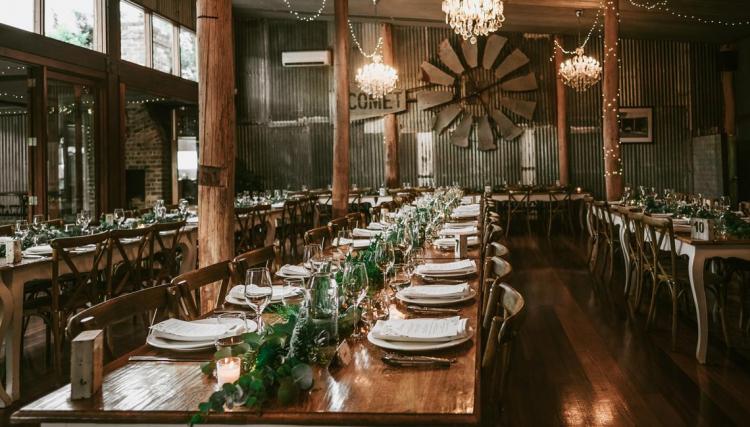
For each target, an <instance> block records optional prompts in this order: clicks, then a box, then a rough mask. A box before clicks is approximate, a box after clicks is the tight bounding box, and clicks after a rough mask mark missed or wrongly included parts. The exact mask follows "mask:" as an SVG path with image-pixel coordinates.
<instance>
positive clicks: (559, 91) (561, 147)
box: [555, 36, 570, 185]
mask: <svg viewBox="0 0 750 427" xmlns="http://www.w3.org/2000/svg"><path fill="white" fill-rule="evenodd" d="M555 42H556V43H557V44H558V45H559V46H562V45H563V40H562V37H561V36H555ZM563 60H564V58H563V52H562V51H561V50H560V49H555V74H557V72H558V70H559V69H560V65H562V63H563ZM555 95H556V96H557V161H558V168H559V177H560V185H568V184H570V156H569V155H568V149H569V144H570V141H569V139H568V96H567V93H566V91H565V84H564V83H563V81H562V79H561V78H560V76H557V78H556V79H555Z"/></svg>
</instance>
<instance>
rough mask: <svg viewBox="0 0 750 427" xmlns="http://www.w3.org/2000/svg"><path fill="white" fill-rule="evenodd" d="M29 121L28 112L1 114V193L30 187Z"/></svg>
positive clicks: (20, 190) (24, 190)
mask: <svg viewBox="0 0 750 427" xmlns="http://www.w3.org/2000/svg"><path fill="white" fill-rule="evenodd" d="M27 123H28V116H27V115H26V114H0V153H3V154H2V156H0V193H5V192H11V193H18V192H22V193H23V192H26V190H27V189H28V173H27V172H26V171H27V167H28V149H27V147H26V138H27V136H28V130H27V129H28V128H27ZM3 202H6V201H5V200H3ZM14 202H17V200H15V201H14Z"/></svg>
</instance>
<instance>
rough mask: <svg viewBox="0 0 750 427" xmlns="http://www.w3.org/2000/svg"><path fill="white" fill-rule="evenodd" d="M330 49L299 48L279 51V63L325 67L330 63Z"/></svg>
mask: <svg viewBox="0 0 750 427" xmlns="http://www.w3.org/2000/svg"><path fill="white" fill-rule="evenodd" d="M332 59H333V54H332V53H331V51H330V50H301V51H296V52H281V65H283V66H285V67H325V66H327V65H331V62H332Z"/></svg>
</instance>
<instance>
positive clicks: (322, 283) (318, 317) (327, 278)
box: [308, 273, 339, 365]
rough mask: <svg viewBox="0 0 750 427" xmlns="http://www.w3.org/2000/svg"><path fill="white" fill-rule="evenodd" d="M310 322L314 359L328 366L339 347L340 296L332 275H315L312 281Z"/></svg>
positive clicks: (309, 308) (309, 309)
mask: <svg viewBox="0 0 750 427" xmlns="http://www.w3.org/2000/svg"><path fill="white" fill-rule="evenodd" d="M310 280H311V281H310V301H309V306H308V316H309V321H310V322H312V328H313V336H314V346H315V349H314V353H315V354H314V359H315V362H317V363H319V364H321V365H327V364H328V363H329V362H330V361H331V358H332V357H333V355H334V354H335V353H336V347H338V342H339V334H338V318H339V295H338V285H337V284H336V280H335V279H334V278H333V276H332V275H331V274H330V273H315V274H314V275H313V277H312V279H310Z"/></svg>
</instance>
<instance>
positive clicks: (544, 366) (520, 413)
mask: <svg viewBox="0 0 750 427" xmlns="http://www.w3.org/2000/svg"><path fill="white" fill-rule="evenodd" d="M507 245H508V247H509V248H510V250H511V255H510V257H509V260H510V262H511V263H512V265H513V268H514V273H513V275H512V277H511V279H510V280H509V282H510V283H511V284H512V285H513V286H514V287H516V288H517V289H518V290H519V291H521V292H522V293H523V295H524V297H525V298H526V302H527V306H528V312H527V316H526V322H525V324H524V326H523V329H522V334H521V336H520V338H519V339H518V341H517V342H516V345H515V348H514V353H513V371H514V372H513V374H512V375H511V378H510V384H509V391H508V394H507V399H506V402H505V404H504V408H505V409H504V413H503V419H502V421H503V425H507V426H548V425H572V426H575V425H618V426H619V425H638V426H650V425H664V426H679V425H711V426H713V425H716V426H728V425H742V424H745V425H746V424H747V423H748V421H747V420H750V363H749V362H748V360H749V359H748V358H747V357H746V355H747V354H750V345H747V344H746V343H747V342H748V341H749V339H748V338H747V337H746V336H744V335H742V334H741V333H740V332H739V331H737V332H736V334H737V335H736V337H734V338H733V339H734V340H735V341H736V345H737V346H738V347H739V348H738V349H735V350H733V351H731V352H730V351H727V350H726V349H725V347H724V346H723V344H722V343H721V338H720V336H719V335H718V329H717V328H714V331H713V335H712V336H711V343H712V344H711V348H710V349H709V364H707V365H705V366H701V365H699V364H697V363H696V361H695V359H694V357H693V352H694V345H695V324H694V322H693V321H692V320H691V316H690V315H689V313H682V314H681V321H680V337H679V342H678V346H677V350H676V351H671V350H670V345H669V329H668V325H667V322H668V320H669V319H668V317H669V316H668V311H667V310H662V311H661V314H663V315H660V316H659V318H660V323H659V324H658V325H656V327H655V328H654V329H653V330H652V331H645V329H644V319H645V313H643V312H638V313H633V312H632V310H631V309H630V308H629V306H628V304H627V302H626V301H625V300H624V298H623V297H622V295H621V294H622V292H621V289H622V274H621V270H620V271H617V272H616V274H615V280H614V282H613V283H612V284H610V285H604V284H602V283H599V282H598V281H596V280H595V279H594V278H593V277H592V276H591V274H589V272H588V269H587V267H586V262H585V259H584V249H585V243H584V242H583V241H582V240H581V239H580V238H578V237H571V236H570V235H567V234H562V235H556V236H553V237H552V238H551V239H548V238H547V237H546V236H536V235H533V236H527V235H520V236H515V237H514V236H511V238H510V239H509V240H508V242H507ZM618 268H619V269H621V267H619V266H618ZM26 346H27V350H26V351H25V352H24V357H25V359H24V365H23V367H24V375H23V379H24V383H23V394H24V400H25V401H28V400H30V399H32V398H34V397H35V396H39V395H40V394H42V393H45V392H47V391H49V390H51V389H53V388H54V387H55V386H54V384H53V382H52V381H51V380H50V378H51V376H50V374H49V371H48V368H47V367H46V365H45V362H44V350H43V349H44V347H43V346H44V335H43V332H42V330H41V328H40V327H39V325H33V324H32V326H31V328H30V331H29V333H28V334H27V339H26ZM11 410H12V409H11ZM11 410H0V425H5V424H7V418H8V416H9V415H10V412H11Z"/></svg>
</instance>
